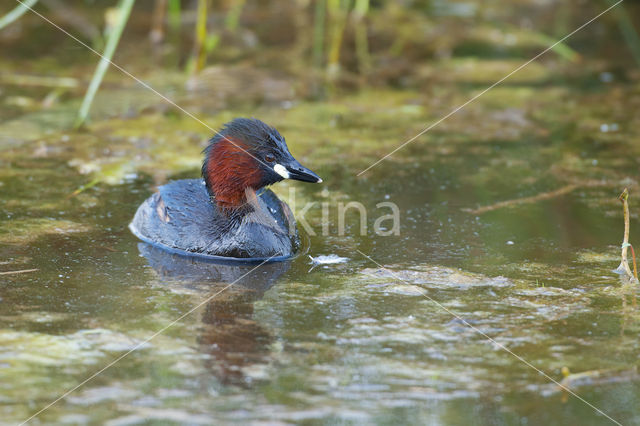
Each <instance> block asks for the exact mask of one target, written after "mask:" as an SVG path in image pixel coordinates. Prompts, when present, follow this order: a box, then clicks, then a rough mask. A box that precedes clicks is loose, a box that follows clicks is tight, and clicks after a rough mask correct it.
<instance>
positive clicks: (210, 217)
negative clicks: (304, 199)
mask: <svg viewBox="0 0 640 426" xmlns="http://www.w3.org/2000/svg"><path fill="white" fill-rule="evenodd" d="M203 153H204V162H203V164H202V179H182V180H176V181H173V182H170V183H168V184H166V185H163V186H161V187H159V188H158V192H156V193H154V194H153V195H152V196H151V197H149V198H148V199H147V200H145V201H144V202H143V203H142V204H141V205H140V207H138V210H137V212H136V214H135V216H134V218H133V221H132V222H131V223H130V224H129V229H130V230H131V231H132V232H133V234H134V235H136V236H137V237H138V238H140V239H141V240H143V241H145V242H147V243H149V244H151V245H153V246H156V247H159V248H162V249H165V250H167V251H170V252H173V253H178V254H183V255H190V256H196V257H201V258H210V259H230V260H244V261H255V260H264V259H269V258H271V260H274V259H285V258H287V257H290V256H292V255H293V254H294V253H295V251H296V250H297V248H298V247H299V237H298V232H297V228H296V224H295V218H294V217H293V214H292V213H291V210H290V208H289V206H288V205H287V204H286V203H285V202H283V201H281V200H280V199H279V198H278V197H277V196H276V195H275V194H274V193H273V192H272V191H271V190H270V189H267V188H266V187H267V186H269V185H272V184H274V183H277V182H279V181H282V180H284V179H295V180H299V181H303V182H312V183H320V182H322V179H320V177H319V176H318V175H317V174H315V173H314V172H312V171H311V170H309V169H307V168H306V167H304V166H302V165H301V164H300V163H299V162H298V161H297V160H296V159H295V158H294V157H293V156H292V155H291V153H290V152H289V148H288V147H287V143H286V142H285V139H284V137H283V136H282V135H281V134H280V133H279V132H278V131H277V130H276V129H275V128H273V127H271V126H269V125H267V124H265V123H263V122H262V121H260V120H257V119H249V118H236V119H234V120H233V121H231V122H229V123H227V124H225V125H224V126H223V128H222V129H221V130H220V131H219V132H218V133H217V134H216V135H215V136H214V137H213V138H212V139H211V140H210V141H209V144H208V146H207V147H206V148H205V150H204V151H203Z"/></svg>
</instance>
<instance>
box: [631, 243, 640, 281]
mask: <svg viewBox="0 0 640 426" xmlns="http://www.w3.org/2000/svg"><path fill="white" fill-rule="evenodd" d="M629 248H630V249H631V258H632V259H633V276H634V277H635V278H636V280H637V279H638V267H637V266H636V252H635V250H633V246H632V245H631V244H629Z"/></svg>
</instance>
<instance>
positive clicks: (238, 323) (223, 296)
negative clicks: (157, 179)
mask: <svg viewBox="0 0 640 426" xmlns="http://www.w3.org/2000/svg"><path fill="white" fill-rule="evenodd" d="M138 249H139V251H140V253H141V254H142V255H143V256H144V257H145V258H146V259H147V261H148V262H149V265H150V266H151V267H152V268H153V269H154V270H155V271H156V272H157V273H158V275H159V276H160V278H162V279H164V280H170V281H172V282H179V283H180V285H181V286H185V287H187V288H189V289H191V290H197V291H202V293H203V295H204V294H206V295H207V296H211V294H213V293H211V288H212V285H214V284H231V283H233V285H232V286H231V287H229V288H228V289H226V290H224V291H223V292H221V293H220V294H218V295H217V296H215V297H213V298H212V299H211V300H210V301H209V302H207V304H206V305H205V308H204V312H203V314H202V323H201V327H200V330H199V336H198V338H197V341H198V345H199V348H200V350H201V351H202V352H204V353H206V354H208V355H210V356H209V357H207V361H206V363H205V365H206V367H207V368H208V369H209V370H210V371H212V372H213V374H214V375H215V376H216V377H217V378H218V380H220V382H221V383H222V384H225V385H237V386H247V385H248V384H250V381H251V379H250V378H249V377H247V376H245V374H244V372H243V371H244V370H246V369H247V368H249V367H252V366H255V365H260V364H267V363H268V362H269V358H270V353H271V349H270V346H271V343H272V341H273V337H272V336H271V334H270V333H269V331H268V330H266V329H265V328H264V327H263V326H262V325H260V324H258V323H257V322H256V321H255V320H254V318H253V304H254V302H256V301H257V300H260V299H261V298H262V297H263V296H264V293H265V292H266V291H267V290H268V289H269V288H271V287H272V286H273V285H274V284H275V283H276V281H277V280H278V278H280V276H282V274H284V273H285V272H286V271H287V270H288V269H289V262H288V261H284V262H272V263H265V264H263V265H260V264H259V263H257V264H256V263H239V262H233V261H229V262H212V261H202V260H199V259H197V258H190V257H184V256H179V255H176V254H172V253H169V252H166V251H164V250H162V249H159V248H156V247H153V246H151V245H149V244H147V243H139V244H138ZM257 265H260V266H258V267H257V268H256V266H257ZM252 269H253V271H252ZM222 288H224V287H220V290H221V289H222ZM216 290H217V289H216Z"/></svg>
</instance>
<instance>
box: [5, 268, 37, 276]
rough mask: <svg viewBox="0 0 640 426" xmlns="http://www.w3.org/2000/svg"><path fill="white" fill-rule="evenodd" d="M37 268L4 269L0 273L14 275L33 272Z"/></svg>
mask: <svg viewBox="0 0 640 426" xmlns="http://www.w3.org/2000/svg"><path fill="white" fill-rule="evenodd" d="M37 270H38V269H21V270H19V271H6V272H0V275H14V274H26V273H27V272H35V271H37Z"/></svg>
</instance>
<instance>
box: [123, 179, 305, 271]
mask: <svg viewBox="0 0 640 426" xmlns="http://www.w3.org/2000/svg"><path fill="white" fill-rule="evenodd" d="M129 228H130V229H131V231H132V232H133V233H134V234H135V235H136V236H137V237H138V238H140V239H142V240H143V241H145V242H147V243H150V244H153V245H154V246H157V247H161V248H164V249H167V250H170V251H173V252H184V254H189V255H200V256H204V257H215V256H221V257H226V258H229V257H231V258H241V259H252V260H257V259H264V258H269V257H272V256H276V257H289V256H291V255H292V254H293V253H294V252H295V250H296V249H297V246H298V235H297V230H296V226H295V220H294V219H293V215H292V214H291V212H290V210H289V207H288V206H287V205H286V204H285V203H284V202H282V201H280V200H279V199H278V197H277V196H276V195H275V194H274V193H273V192H272V191H270V190H261V191H260V192H259V193H258V194H257V197H256V198H255V199H254V200H253V202H249V203H248V205H246V206H244V207H243V208H242V209H239V210H237V211H228V210H227V211H223V210H222V209H219V208H218V207H217V206H216V205H215V204H214V203H212V202H211V200H210V197H209V193H208V192H207V189H206V187H205V185H204V181H203V180H202V179H184V180H178V181H173V182H170V183H168V184H166V185H163V186H161V187H160V188H158V192H156V193H155V194H153V195H152V196H151V197H149V198H148V199H147V200H146V201H145V202H144V203H142V205H140V207H139V208H138V211H137V212H136V214H135V217H134V218H133V221H132V222H131V224H130V225H129Z"/></svg>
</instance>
